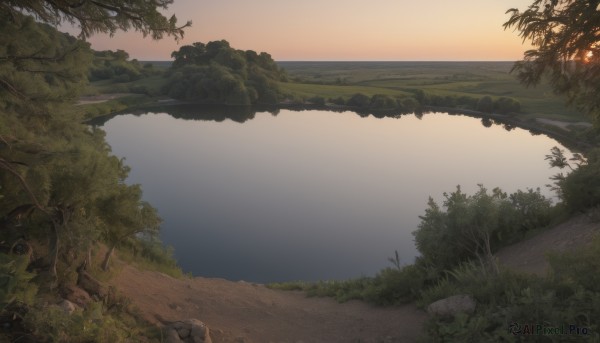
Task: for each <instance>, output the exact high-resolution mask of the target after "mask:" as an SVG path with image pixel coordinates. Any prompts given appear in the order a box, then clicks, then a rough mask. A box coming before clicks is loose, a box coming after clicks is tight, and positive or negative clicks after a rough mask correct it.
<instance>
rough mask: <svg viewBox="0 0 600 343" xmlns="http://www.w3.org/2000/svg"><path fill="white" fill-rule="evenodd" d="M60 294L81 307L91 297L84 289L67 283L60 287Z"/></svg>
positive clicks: (90, 299)
mask: <svg viewBox="0 0 600 343" xmlns="http://www.w3.org/2000/svg"><path fill="white" fill-rule="evenodd" d="M60 295H61V296H62V297H63V298H64V299H67V300H69V301H70V302H72V303H74V304H76V305H78V306H81V307H85V306H86V305H87V304H88V303H89V302H90V301H92V298H90V295H89V294H88V293H87V292H86V291H84V290H83V289H81V288H79V287H77V286H75V285H67V286H64V287H62V288H61V289H60Z"/></svg>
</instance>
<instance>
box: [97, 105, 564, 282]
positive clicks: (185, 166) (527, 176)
mask: <svg viewBox="0 0 600 343" xmlns="http://www.w3.org/2000/svg"><path fill="white" fill-rule="evenodd" d="M169 112H172V115H173V116H171V115H169V114H166V113H148V114H144V115H138V116H134V115H121V116H117V117H114V118H112V119H110V120H109V121H108V122H106V123H105V124H104V126H103V127H104V129H105V130H106V132H107V140H108V142H109V144H110V145H111V146H112V148H113V152H114V154H115V155H117V156H120V157H125V158H126V163H127V164H128V165H129V166H131V168H132V170H131V174H130V177H129V182H131V183H140V184H142V186H143V189H144V198H145V199H146V200H148V201H149V202H150V203H151V204H153V205H154V206H155V207H157V208H158V210H159V213H160V216H161V217H162V218H163V220H164V223H163V225H162V239H163V241H164V242H165V243H166V244H168V245H172V246H173V247H174V248H175V256H176V257H177V259H178V261H179V263H180V265H181V266H182V267H183V269H184V271H186V272H188V271H191V272H192V273H193V274H194V275H201V276H207V277H222V278H227V279H230V280H247V281H253V282H271V281H286V280H296V279H301V280H307V281H312V280H319V279H345V278H351V277H358V276H362V275H366V276H371V275H374V274H375V273H376V272H377V271H378V270H380V269H381V268H383V267H386V266H391V265H390V264H389V262H387V258H388V257H390V256H392V255H393V254H394V250H398V252H399V254H400V258H401V261H402V262H403V263H412V262H413V260H414V257H415V256H416V255H417V254H418V252H417V251H416V249H415V247H414V242H413V237H412V235H411V232H412V231H413V230H414V229H416V227H417V225H418V223H419V218H418V216H419V215H422V214H423V213H424V209H425V207H426V203H427V199H428V197H429V196H430V195H431V196H433V197H434V199H436V200H438V201H439V200H441V199H442V193H443V192H450V191H453V190H454V189H455V187H456V185H458V184H460V185H461V186H462V188H463V190H465V191H466V192H468V193H472V192H474V191H475V190H476V188H477V184H478V183H482V184H484V185H485V186H486V187H487V188H488V189H492V188H494V187H496V186H499V187H501V188H502V189H503V190H504V191H507V192H513V191H515V190H517V189H525V188H527V187H530V188H535V187H541V188H542V191H543V193H544V194H547V195H551V194H550V193H549V191H547V190H546V189H545V187H544V185H545V184H547V183H548V177H549V176H550V175H552V174H554V173H555V172H556V171H555V170H552V169H550V168H549V167H548V164H547V162H546V161H544V156H545V155H546V154H547V153H548V152H549V150H550V148H551V147H552V146H555V145H559V144H558V143H557V142H556V141H554V140H552V139H550V138H548V137H546V136H532V135H531V134H530V133H529V132H527V131H524V130H521V129H514V130H512V131H510V132H508V131H507V130H505V129H504V128H503V127H502V126H499V125H494V126H492V127H490V128H486V127H484V126H483V125H482V123H481V120H479V119H475V118H470V117H464V116H450V115H447V114H427V115H425V116H424V117H423V118H422V119H418V118H417V117H416V116H414V115H407V116H402V117H401V118H382V119H379V118H375V117H372V116H371V117H366V118H363V117H360V116H358V115H356V114H355V113H351V112H344V113H334V112H326V111H304V112H293V111H288V110H282V111H281V112H280V113H279V114H278V115H277V116H274V115H272V114H270V113H267V112H263V113H256V114H254V113H252V112H248V113H238V114H225V115H222V114H218V113H217V114H215V113H216V112H215V113H213V112H211V110H208V111H207V110H204V111H200V110H198V111H197V112H198V114H197V115H194V110H193V109H192V110H190V108H187V109H183V110H181V111H178V110H175V109H172V110H169ZM176 117H177V118H176ZM192 119H195V120H192ZM559 146H560V145H559Z"/></svg>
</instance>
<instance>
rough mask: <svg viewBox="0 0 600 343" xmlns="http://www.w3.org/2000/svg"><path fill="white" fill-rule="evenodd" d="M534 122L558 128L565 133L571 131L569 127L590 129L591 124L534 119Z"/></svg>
mask: <svg viewBox="0 0 600 343" xmlns="http://www.w3.org/2000/svg"><path fill="white" fill-rule="evenodd" d="M535 120H537V121H538V122H540V123H542V124H549V125H554V126H558V127H560V128H561V129H563V130H567V131H569V130H571V129H570V126H582V127H591V126H592V124H591V123H588V122H584V121H580V122H567V121H560V120H553V119H546V118H535Z"/></svg>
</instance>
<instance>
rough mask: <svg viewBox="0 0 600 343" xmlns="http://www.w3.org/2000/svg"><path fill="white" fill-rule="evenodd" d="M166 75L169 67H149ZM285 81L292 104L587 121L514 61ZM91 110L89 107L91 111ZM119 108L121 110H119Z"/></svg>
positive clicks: (137, 88)
mask: <svg viewBox="0 0 600 343" xmlns="http://www.w3.org/2000/svg"><path fill="white" fill-rule="evenodd" d="M152 63H153V64H155V67H156V68H157V69H158V70H161V71H165V70H166V69H167V67H168V65H169V63H170V62H152ZM278 64H279V65H280V66H281V67H282V68H284V69H285V70H286V71H287V73H288V76H289V82H280V83H279V87H280V89H281V91H282V92H283V93H284V94H286V95H287V96H289V97H290V98H293V99H295V100H307V99H310V98H313V97H322V98H325V99H330V98H339V97H341V98H344V99H348V98H350V97H351V96H352V95H354V94H356V93H362V94H365V95H367V96H373V95H375V94H384V95H388V96H391V97H400V98H402V97H407V96H414V93H415V92H416V91H417V90H422V91H424V92H425V93H427V94H429V95H437V96H441V97H446V96H451V97H461V96H467V97H471V98H481V97H483V96H485V95H489V96H491V97H492V98H494V99H497V98H499V97H510V98H514V99H516V100H518V101H519V102H520V104H521V113H520V115H519V116H520V118H521V119H523V120H530V119H532V118H539V117H542V118H547V119H557V120H562V121H572V122H578V121H588V119H587V118H586V117H585V116H584V115H583V114H581V113H579V112H578V111H577V110H575V109H573V108H570V107H568V106H566V104H565V102H564V99H563V98H562V97H560V96H556V95H554V94H553V93H552V90H551V89H550V87H549V86H548V85H547V84H541V85H539V86H537V87H532V88H526V87H524V86H523V85H521V84H520V83H519V82H518V81H517V80H516V78H515V76H514V75H512V74H510V70H511V68H512V65H513V63H512V62H278ZM165 81H166V79H165V78H164V77H163V76H162V75H160V74H157V75H153V76H150V77H147V78H142V79H139V80H136V81H133V82H127V83H114V82H112V81H111V80H105V81H98V82H94V83H92V84H90V85H89V87H88V88H87V89H86V91H85V92H84V95H95V94H103V93H138V94H146V95H150V96H156V95H159V94H160V91H161V88H162V86H163V84H164V83H165ZM92 107H93V106H92ZM121 107H122V106H121Z"/></svg>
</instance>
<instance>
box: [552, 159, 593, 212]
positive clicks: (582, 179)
mask: <svg viewBox="0 0 600 343" xmlns="http://www.w3.org/2000/svg"><path fill="white" fill-rule="evenodd" d="M587 156H588V164H587V165H582V166H580V167H579V168H577V169H575V170H574V171H572V172H571V173H570V174H569V175H568V176H567V177H566V178H564V179H562V180H561V181H559V182H558V186H559V188H560V191H561V195H562V198H563V201H564V203H565V205H566V206H567V208H568V209H569V210H570V211H572V212H576V211H584V210H587V209H590V208H593V207H597V206H600V151H598V150H595V151H592V152H590V153H589V154H588V155H587Z"/></svg>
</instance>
